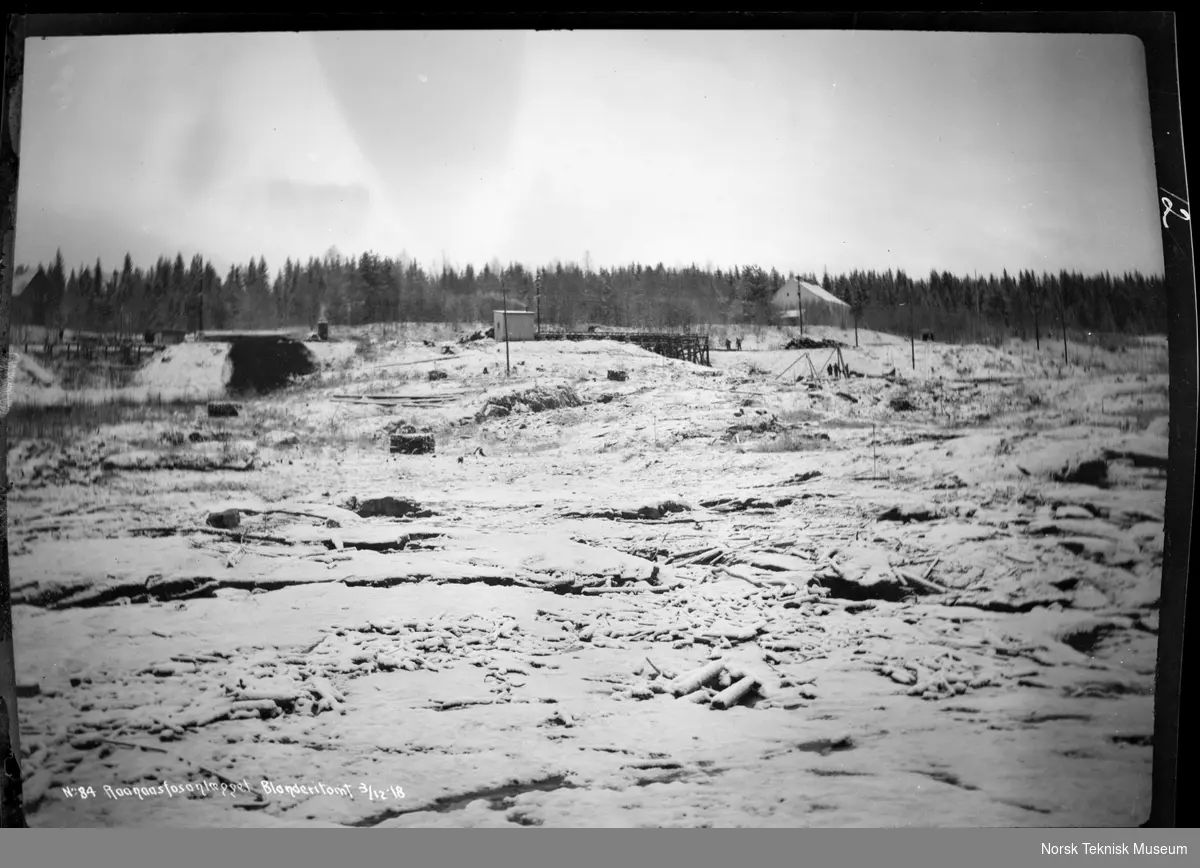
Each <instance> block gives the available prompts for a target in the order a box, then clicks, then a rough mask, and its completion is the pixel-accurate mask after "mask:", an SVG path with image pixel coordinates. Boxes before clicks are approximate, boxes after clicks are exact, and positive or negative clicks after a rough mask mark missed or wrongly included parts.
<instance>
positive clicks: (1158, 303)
mask: <svg viewBox="0 0 1200 868" xmlns="http://www.w3.org/2000/svg"><path fill="white" fill-rule="evenodd" d="M585 262H586V259H585ZM23 270H24V269H22V271H23ZM34 270H35V271H41V272H42V275H41V279H40V280H38V281H36V282H34V283H31V284H30V290H32V291H31V292H29V293H28V296H27V297H26V298H22V299H20V300H19V301H18V300H16V299H14V306H13V324H14V326H18V327H19V326H21V325H45V326H48V327H51V328H70V329H75V330H81V331H92V332H110V333H111V332H121V333H125V334H140V333H143V332H146V331H152V330H159V329H184V330H188V331H195V330H199V329H203V330H208V331H212V330H223V329H274V328H309V329H311V328H313V327H314V326H315V324H316V322H317V321H318V320H320V319H324V320H326V321H328V322H329V323H330V324H331V325H334V326H338V325H361V324H365V323H379V322H385V323H405V322H449V323H473V322H479V321H485V322H486V321H490V320H491V311H492V310H494V309H498V308H500V307H501V306H502V299H503V298H504V297H505V294H507V299H508V305H509V307H510V308H511V309H522V308H524V309H528V310H534V309H535V306H538V305H539V301H538V299H539V283H540V321H541V324H542V327H543V329H545V328H554V327H562V328H568V329H571V328H577V327H581V326H583V325H585V324H588V325H609V326H618V327H627V328H639V329H658V330H662V329H671V330H675V329H690V328H701V327H704V326H707V325H734V324H743V325H746V326H754V325H770V324H774V323H776V322H778V319H777V318H778V312H777V311H775V310H774V309H773V307H772V305H771V299H772V297H773V296H774V294H775V293H776V291H777V290H778V289H779V288H780V287H781V286H782V285H783V284H784V283H785V281H786V280H787V279H788V278H789V277H798V278H799V279H801V280H805V281H808V282H810V283H815V284H819V285H820V286H822V287H824V288H825V289H827V290H828V291H829V292H831V293H832V294H834V295H835V296H837V297H838V298H840V299H842V300H843V301H845V302H846V303H847V305H848V307H847V308H845V309H842V310H834V309H822V308H820V307H817V308H816V309H815V310H806V312H805V323H806V324H810V325H841V326H845V327H847V328H849V327H853V326H855V325H857V326H858V327H860V328H864V329H876V330H881V331H892V332H903V333H907V332H908V331H909V329H910V328H915V329H917V330H923V329H929V330H932V331H934V332H935V334H936V335H937V338H938V339H939V340H948V341H980V340H988V341H994V340H998V339H1003V338H1006V337H1021V338H1031V337H1033V336H1034V334H1035V333H1036V334H1038V335H1040V336H1043V337H1044V336H1046V335H1048V334H1050V333H1057V332H1058V331H1059V330H1060V324H1061V323H1062V321H1063V318H1065V322H1066V328H1067V331H1068V332H1071V333H1078V332H1082V331H1091V332H1099V333H1123V334H1147V333H1164V332H1165V331H1166V326H1167V307H1166V294H1165V289H1164V286H1163V281H1162V278H1161V277H1160V276H1154V277H1146V276H1143V275H1141V274H1134V273H1126V274H1120V275H1112V274H1107V273H1105V274H1093V275H1083V274H1079V273H1068V272H1059V273H1056V274H1045V273H1042V274H1035V273H1033V272H1029V271H1022V272H1018V273H1016V274H1009V273H1008V272H1004V273H1002V274H1000V275H998V276H997V275H987V276H979V275H972V276H961V275H953V274H950V273H948V272H942V273H940V274H939V273H937V272H933V273H930V274H927V275H921V276H919V277H918V276H915V275H909V274H906V273H905V272H903V271H892V270H888V271H884V272H877V271H852V272H850V273H849V274H838V275H831V274H821V275H817V274H815V273H808V274H798V275H793V274H788V275H784V274H781V273H780V272H778V271H777V270H774V269H769V270H768V269H764V268H762V267H759V266H754V265H751V266H743V267H735V268H732V269H729V270H722V269H719V268H718V269H709V268H700V267H697V266H690V267H686V268H666V267H664V266H663V265H662V264H661V263H660V264H658V265H655V266H653V267H650V266H644V265H628V266H623V267H620V268H601V269H593V268H591V267H586V266H581V265H579V264H576V263H570V264H568V263H561V262H555V263H553V264H551V265H548V266H545V267H541V268H535V269H531V268H529V267H527V266H524V265H520V264H509V265H507V266H502V265H501V264H500V263H499V262H498V261H493V262H492V263H490V264H488V265H485V266H483V268H481V269H478V270H477V269H476V268H475V267H474V266H471V265H468V266H466V267H465V268H462V269H459V268H455V267H453V266H451V265H442V266H438V267H435V268H425V267H422V266H421V265H420V264H418V263H417V262H415V261H412V260H409V259H407V258H406V257H404V256H401V257H399V258H397V259H392V258H383V257H380V256H377V255H375V254H372V253H365V254H362V255H361V256H358V257H356V258H353V257H352V258H347V257H344V256H342V255H341V254H340V253H338V252H337V251H336V250H334V249H331V250H330V251H329V252H328V253H326V254H325V255H324V256H323V257H321V258H315V257H314V258H310V259H309V260H308V261H307V262H298V261H297V262H293V261H292V260H290V259H289V260H287V261H286V262H284V263H283V266H282V268H279V269H278V270H277V271H276V272H275V273H274V274H272V273H271V270H270V268H269V267H268V264H267V262H266V261H265V260H264V259H262V258H260V259H258V260H252V261H250V262H249V263H246V264H244V265H238V266H233V267H231V268H230V269H229V270H228V271H227V272H225V273H224V274H221V273H219V272H218V271H217V270H216V269H215V268H214V267H213V266H212V265H211V264H210V263H209V262H207V261H206V260H205V259H204V258H203V257H201V256H195V257H193V258H192V259H191V261H190V262H185V261H184V259H183V257H182V255H176V256H175V258H174V259H170V258H166V257H161V258H159V260H158V261H157V262H155V263H154V264H153V265H151V266H150V267H148V268H143V267H140V266H135V265H134V263H133V261H132V260H131V258H130V257H129V256H128V255H126V257H125V259H124V262H123V263H122V265H121V267H120V268H117V269H112V270H107V269H105V267H104V265H103V264H102V263H101V262H99V261H97V262H96V263H95V264H94V265H90V266H81V267H75V268H70V269H68V268H67V267H66V265H65V264H64V261H63V257H62V254H61V253H59V255H58V256H57V257H56V258H55V260H54V261H53V262H51V263H49V264H47V265H38V266H37V267H36V268H35V269H34ZM539 277H540V281H539Z"/></svg>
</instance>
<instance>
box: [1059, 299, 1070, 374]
mask: <svg viewBox="0 0 1200 868" xmlns="http://www.w3.org/2000/svg"><path fill="white" fill-rule="evenodd" d="M1066 296H1067V285H1066V283H1065V282H1060V283H1059V285H1058V315H1059V319H1060V320H1061V321H1062V338H1063V364H1064V365H1070V364H1071V362H1070V361H1069V360H1068V358H1067V298H1066Z"/></svg>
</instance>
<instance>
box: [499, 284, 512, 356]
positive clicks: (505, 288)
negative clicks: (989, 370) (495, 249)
mask: <svg viewBox="0 0 1200 868" xmlns="http://www.w3.org/2000/svg"><path fill="white" fill-rule="evenodd" d="M500 292H501V293H502V294H503V296H504V312H503V314H502V316H501V320H500V321H501V322H502V323H503V324H504V376H505V377H507V376H509V374H510V372H511V370H512V368H511V366H510V365H509V355H508V284H507V283H505V280H504V275H503V274H501V275H500Z"/></svg>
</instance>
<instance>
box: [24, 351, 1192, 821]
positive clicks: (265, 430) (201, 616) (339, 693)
mask: <svg viewBox="0 0 1200 868" xmlns="http://www.w3.org/2000/svg"><path fill="white" fill-rule="evenodd" d="M468 331H469V330H468ZM809 336H811V337H817V338H832V339H836V340H839V341H842V342H843V343H845V344H846V347H845V348H843V350H842V354H843V357H844V360H845V363H846V364H847V365H848V366H849V368H850V370H851V371H852V372H854V373H855V374H861V375H863V376H853V377H851V378H850V379H831V378H830V377H828V376H823V377H821V378H819V379H814V378H813V377H812V376H811V374H810V371H811V369H810V368H809V367H808V365H807V361H806V360H804V359H803V356H804V355H805V354H806V353H807V355H808V356H809V357H810V359H811V360H812V363H813V368H816V369H819V370H821V371H824V369H825V365H826V364H827V362H826V357H827V356H829V355H830V354H831V350H829V349H823V350H804V351H797V350H784V349H782V346H783V344H784V341H785V337H786V336H785V335H783V334H782V333H779V332H769V331H768V332H765V333H764V334H763V335H762V336H761V338H760V337H756V336H755V335H750V336H749V337H748V338H747V340H746V341H745V342H744V344H743V347H744V351H743V352H725V351H723V350H721V351H714V352H713V353H712V361H713V367H712V368H704V367H699V366H696V365H692V364H689V363H684V362H678V361H674V360H669V359H665V358H662V357H659V356H655V355H653V354H651V353H648V352H645V351H643V350H641V349H638V348H636V347H634V346H631V345H627V344H620V343H616V342H612V341H603V340H597V341H587V342H580V343H567V342H549V341H548V342H534V343H528V342H526V343H513V344H511V345H510V347H509V348H508V359H507V363H508V365H509V366H510V368H509V371H508V372H507V373H506V352H505V347H504V345H503V344H499V345H497V344H496V343H494V342H493V341H490V340H484V341H477V342H471V343H466V344H460V343H457V342H456V341H453V340H450V339H449V338H450V337H451V335H450V333H449V332H448V331H447V330H442V331H441V332H440V333H435V332H434V331H432V330H426V332H424V333H422V332H420V331H418V330H412V329H410V330H409V331H408V332H407V333H405V334H396V333H391V334H385V333H383V331H382V330H378V329H376V330H374V331H373V332H372V333H371V334H370V336H368V337H364V336H362V335H360V336H358V337H357V339H352V340H351V339H348V340H344V341H341V342H338V343H330V344H326V345H319V344H318V345H310V347H312V348H314V350H315V351H316V352H318V353H320V354H322V355H321V357H320V361H321V370H320V371H319V372H318V373H317V374H314V375H312V376H311V377H309V378H308V379H307V381H306V382H304V383H302V384H298V385H296V386H294V387H289V388H288V389H285V390H282V391H280V392H278V393H275V394H273V395H268V396H261V397H256V398H241V399H240V400H242V411H241V415H239V416H238V417H236V418H231V419H211V420H210V419H208V418H207V417H206V416H205V415H204V414H203V407H202V406H197V407H196V408H195V409H194V410H192V409H188V408H182V409H175V410H172V411H170V412H162V413H158V414H147V413H139V412H138V408H129V409H128V416H127V418H125V419H124V420H123V421H120V422H118V423H116V424H105V425H103V426H100V427H99V430H96V429H94V428H93V429H87V428H86V426H82V427H80V428H79V429H78V430H77V431H75V432H74V433H70V436H68V437H66V438H45V439H41V440H33V439H24V440H22V439H12V440H10V444H9V447H10V448H9V454H8V461H9V474H10V478H11V479H12V481H13V484H14V487H13V490H12V491H11V492H10V494H9V509H10V514H9V537H10V547H11V558H12V561H11V562H12V582H13V594H14V599H15V602H16V605H15V607H14V618H15V625H16V642H17V667H18V679H19V681H20V682H21V683H22V684H23V685H27V689H26V691H25V693H26V694H27V695H26V698H23V699H22V700H21V706H20V712H21V717H22V749H23V752H24V754H25V756H26V761H25V763H24V769H25V771H26V774H27V775H29V774H30V773H32V776H31V777H30V779H29V780H28V781H27V782H26V797H27V799H28V800H29V801H30V806H29V807H30V811H31V813H30V822H31V824H32V825H37V826H45V827H53V826H125V825H129V826H240V825H249V826H265V827H272V826H322V825H324V826H331V825H343V824H353V825H359V826H384V827H386V826H506V825H544V826H704V825H708V826H892V825H916V826H993V825H996V826H1001V825H1019V826H1106V825H1112V826H1129V825H1136V824H1138V823H1141V822H1142V821H1144V819H1145V818H1146V816H1147V815H1148V811H1149V793H1150V761H1151V751H1152V748H1151V744H1150V736H1151V733H1152V729H1153V717H1152V709H1153V684H1154V665H1155V655H1156V646H1157V623H1158V616H1157V604H1158V594H1159V582H1160V570H1161V562H1162V547H1163V519H1164V516H1163V507H1164V491H1165V459H1166V442H1167V438H1166V428H1165V419H1166V415H1167V410H1168V408H1167V384H1168V375H1167V370H1166V348H1165V342H1163V341H1161V340H1159V341H1156V342H1153V343H1152V344H1150V345H1148V346H1146V347H1142V348H1139V349H1138V350H1132V349H1131V350H1129V351H1127V352H1107V351H1104V350H1101V349H1098V348H1094V347H1088V346H1072V347H1070V348H1069V350H1070V352H1071V354H1072V359H1073V360H1072V364H1071V365H1070V366H1068V367H1065V368H1064V367H1062V365H1061V361H1062V354H1061V353H1062V346H1061V343H1060V344H1058V345H1057V348H1056V347H1055V345H1054V344H1053V343H1052V342H1047V341H1043V344H1042V348H1041V351H1040V353H1039V352H1038V351H1036V350H1035V348H1034V347H1033V346H1032V342H1030V344H1029V345H1023V344H1020V345H1018V344H1014V345H1011V346H1008V347H1004V348H999V349H996V348H990V347H955V346H948V345H942V344H924V345H923V344H918V345H917V347H916V350H917V370H916V371H915V372H914V371H913V370H912V367H911V350H910V346H909V343H908V341H907V340H904V339H901V338H897V337H894V336H888V335H881V334H878V333H869V332H865V331H860V332H859V336H858V340H859V346H858V347H857V348H856V347H855V346H854V335H853V332H852V331H844V332H843V331H840V330H835V329H819V328H818V329H813V330H811V332H810V333H809ZM722 346H723V343H722ZM220 347H221V345H216V344H207V345H206V344H195V345H182V346H179V347H172V348H170V349H169V350H168V351H166V353H164V355H167V354H169V356H168V357H167V358H166V360H165V361H160V360H159V359H158V358H155V359H153V360H151V361H150V362H148V363H147V367H146V369H145V370H144V371H143V372H142V373H141V375H140V377H139V380H138V385H137V386H136V387H135V388H139V389H143V390H147V391H148V392H150V393H159V394H162V393H171V394H176V393H186V394H188V395H199V394H200V393H203V394H204V396H205V397H207V396H208V395H209V394H213V395H215V394H219V393H220V392H221V390H222V388H223V383H224V381H225V378H224V377H223V375H222V366H223V364H224V357H223V355H222V353H223V352H224V351H222V350H221V349H220ZM447 347H449V349H450V352H446V348H447ZM1056 354H1057V355H1056ZM789 366H791V367H790V368H789ZM435 370H436V371H440V372H442V373H443V374H445V379H435V380H431V379H430V372H431V371H435ZM609 371H625V372H626V373H627V379H625V380H624V381H614V380H609V379H608V377H607V374H608V372H609ZM800 375H803V377H802V378H801V379H800V380H797V376H800ZM435 376H436V375H435ZM10 382H12V387H13V392H14V394H15V395H16V396H17V397H15V398H14V399H13V400H21V399H22V398H23V397H24V396H28V395H34V394H38V393H39V392H41V393H44V392H45V391H46V390H48V389H52V388H54V387H53V385H52V384H47V383H46V382H45V378H44V377H41V378H39V377H38V376H36V372H34V374H33V375H31V376H24V377H23V378H20V379H18V380H15V381H10ZM513 393H520V394H519V395H515V396H514V395H513ZM347 395H360V396H361V395H371V396H375V398H376V399H377V400H375V401H374V402H358V403H351V402H348V401H347V400H345V396H347ZM548 395H553V396H559V397H562V396H573V397H574V398H576V399H577V400H566V399H565V398H564V399H563V401H562V405H561V406H556V407H551V408H549V409H537V407H538V406H539V405H538V401H539V400H542V399H545V398H546V396H548ZM382 396H404V397H403V398H391V399H388V398H385V397H382ZM31 400H36V399H31ZM500 406H503V407H509V408H512V409H511V410H510V411H508V412H505V411H503V410H499V409H497V407H500ZM397 425H408V426H411V427H412V428H414V429H417V430H418V431H419V430H423V429H425V430H428V431H430V432H431V433H432V434H433V435H434V439H435V442H436V449H435V452H434V454H432V455H400V454H391V453H389V451H388V442H389V437H388V435H389V432H391V431H392V430H394V429H395V427H396V426H397ZM226 511H233V512H226ZM235 514H236V515H235ZM231 516H234V517H231ZM711 661H719V663H718V665H716V666H712V667H710V668H709V669H708V671H707V672H706V673H704V674H706V675H708V676H710V677H709V678H708V679H707V680H705V679H703V678H700V679H696V681H697V682H703V684H702V685H700V684H699V683H697V684H688V683H686V682H687V681H688V679H687V675H688V674H689V673H693V672H695V671H696V670H698V669H701V668H702V667H705V666H707V665H708V664H709V663H710V662H711ZM747 679H748V680H747ZM34 685H36V695H33V694H34V692H35V691H34V687H33V686H34ZM738 685H740V686H741V687H743V688H745V689H746V692H744V693H742V694H741V695H735V694H736V693H737V691H736V690H735V691H733V692H728V693H727V692H725V691H726V690H727V689H729V688H734V687H736V686H738ZM690 687H697V689H695V690H688V689H686V688H690ZM676 693H681V694H682V695H681V696H680V697H678V698H677V697H676V695H675V694H676ZM724 699H728V700H729V704H731V705H732V707H730V708H728V709H727V710H718V707H719V706H721V705H723V704H725V702H724ZM204 781H213V782H215V784H214V788H209V789H207V790H203V791H201V788H199V787H197V786H196V785H197V784H201V783H202V782H204ZM222 781H224V783H225V792H222V790H221V782H222ZM163 782H167V783H170V784H172V785H173V786H174V785H176V784H180V785H182V784H187V783H188V782H191V783H192V784H193V790H194V792H192V793H187V792H186V790H185V791H182V792H181V793H179V794H178V795H176V796H170V795H167V794H164V793H152V792H149V791H146V792H143V793H142V795H141V797H140V798H139V797H138V795H137V794H136V793H135V792H134V791H133V790H132V789H130V791H129V793H128V794H125V791H124V790H118V789H117V788H119V787H128V788H134V787H151V786H158V785H160V784H162V783H163ZM263 782H267V783H269V784H271V787H266V788H264V787H263V786H262V784H263ZM235 784H238V785H240V786H235ZM105 785H108V786H110V787H113V788H114V791H113V792H114V794H116V795H118V796H121V797H119V798H117V797H113V796H109V795H107V794H106V792H105V791H104V790H103V787H104V786H105ZM288 785H305V786H307V787H308V788H309V789H308V790H306V791H301V790H296V789H294V788H293V789H292V790H290V791H288V790H283V791H281V790H279V789H278V788H280V787H287V786H288ZM63 787H76V788H77V787H92V788H93V789H94V791H95V792H96V796H97V797H96V798H80V797H79V795H78V793H77V792H76V793H74V794H73V795H67V794H66V793H65V792H64V791H63V789H62V788H63ZM393 787H396V788H401V789H402V790H403V798H400V797H399V793H398V792H397V791H395V790H392V789H391V788H393ZM351 796H353V798H351Z"/></svg>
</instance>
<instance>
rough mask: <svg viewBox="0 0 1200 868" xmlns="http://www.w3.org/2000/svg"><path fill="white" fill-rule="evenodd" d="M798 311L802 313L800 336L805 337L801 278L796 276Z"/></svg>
mask: <svg viewBox="0 0 1200 868" xmlns="http://www.w3.org/2000/svg"><path fill="white" fill-rule="evenodd" d="M796 312H797V313H799V315H800V337H804V305H803V304H802V303H801V301H800V278H798V277H797V278H796Z"/></svg>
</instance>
